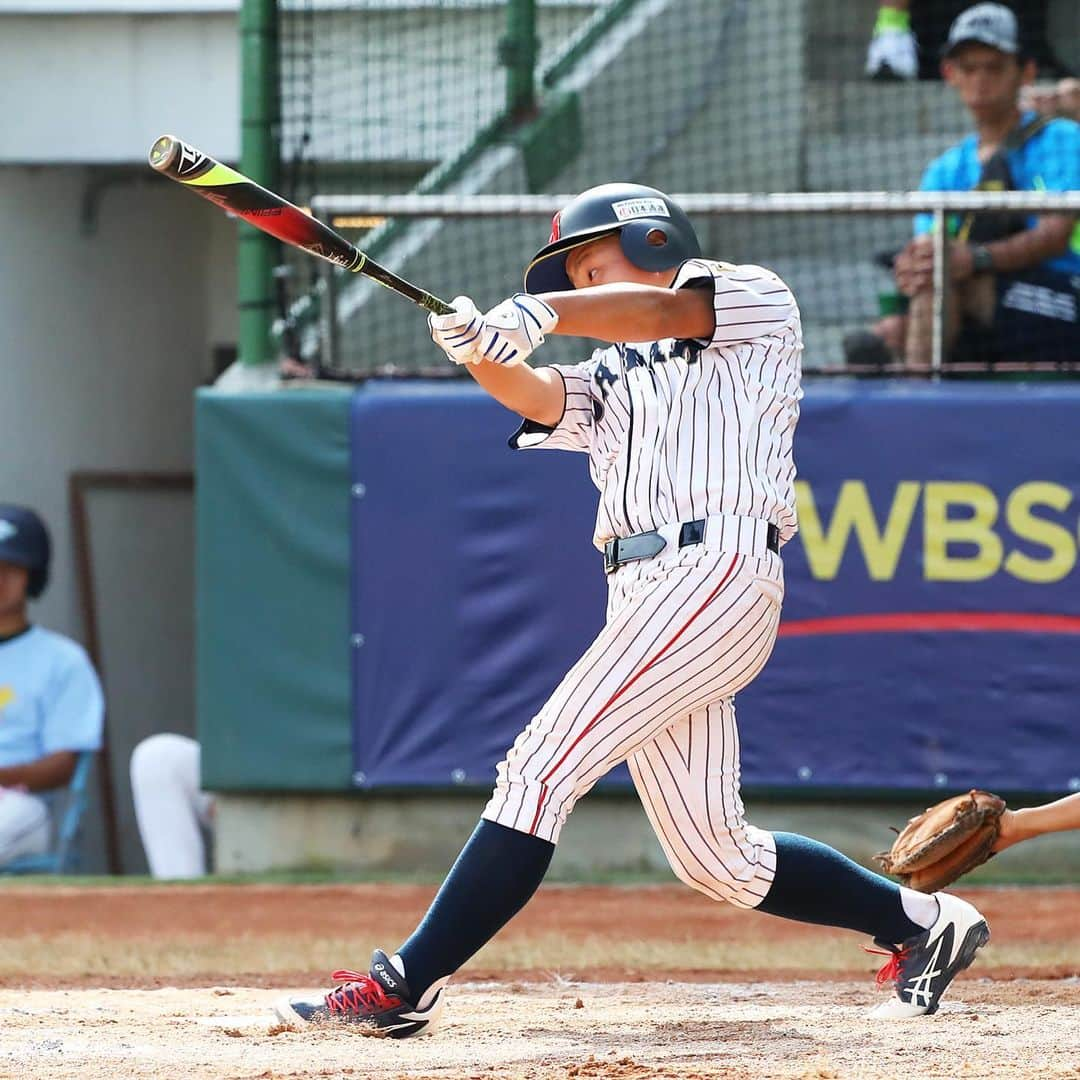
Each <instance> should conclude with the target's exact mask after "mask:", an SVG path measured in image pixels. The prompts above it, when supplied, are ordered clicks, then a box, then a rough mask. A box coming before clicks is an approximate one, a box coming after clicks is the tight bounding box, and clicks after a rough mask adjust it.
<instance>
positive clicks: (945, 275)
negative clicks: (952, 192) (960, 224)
mask: <svg viewBox="0 0 1080 1080" xmlns="http://www.w3.org/2000/svg"><path fill="white" fill-rule="evenodd" d="M933 241H934V326H933V337H932V338H931V343H932V350H933V351H932V352H931V355H930V366H931V368H933V370H934V374H935V375H940V374H941V368H942V364H943V362H944V359H945V307H946V300H947V297H946V290H947V289H948V287H949V272H948V267H947V266H946V259H947V258H948V250H949V247H948V237H947V236H946V235H945V210H944V209H943V208H942V207H940V206H939V207H938V208H937V209H936V210H935V211H934V231H933Z"/></svg>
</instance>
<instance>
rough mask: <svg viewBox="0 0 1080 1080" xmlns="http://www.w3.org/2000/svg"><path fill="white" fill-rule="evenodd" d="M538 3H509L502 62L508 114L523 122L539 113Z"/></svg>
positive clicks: (512, 0)
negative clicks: (537, 103)
mask: <svg viewBox="0 0 1080 1080" xmlns="http://www.w3.org/2000/svg"><path fill="white" fill-rule="evenodd" d="M538 46H539V40H538V38H537V36H536V0H507V4H506V37H505V38H504V39H503V41H502V43H501V48H500V59H501V60H502V62H503V63H504V64H505V65H506V112H507V114H508V115H509V117H510V119H511V120H514V121H520V120H525V119H527V118H528V117H530V116H531V115H532V114H533V113H535V111H536V91H535V79H536V54H537V49H538Z"/></svg>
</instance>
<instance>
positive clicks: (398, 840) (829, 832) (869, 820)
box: [215, 792, 1080, 882]
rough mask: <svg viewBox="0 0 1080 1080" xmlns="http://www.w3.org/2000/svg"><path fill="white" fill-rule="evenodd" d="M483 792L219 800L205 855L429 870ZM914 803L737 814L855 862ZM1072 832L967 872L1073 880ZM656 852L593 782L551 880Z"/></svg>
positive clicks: (614, 871) (633, 813)
mask: <svg viewBox="0 0 1080 1080" xmlns="http://www.w3.org/2000/svg"><path fill="white" fill-rule="evenodd" d="M486 801H487V796H486V795H465V794H461V793H453V794H450V793H447V794H440V795H436V794H431V795H422V796H421V795H398V796H394V795H378V796H370V795H369V796H363V797H360V796H352V797H347V796H342V797H340V798H335V797H329V798H328V797H306V796H289V797H280V796H274V797H272V798H269V797H268V798H260V797H257V796H237V795H229V796H222V797H220V798H219V800H218V808H217V833H216V838H215V843H216V856H215V858H216V862H217V869H218V871H219V872H222V873H241V872H257V871H264V870H283V869H299V868H303V869H309V870H312V869H318V870H329V869H336V870H340V871H345V872H353V873H363V874H379V873H387V872H389V873H393V874H409V875H415V876H417V877H422V878H433V879H436V880H437V879H438V878H440V877H441V876H442V875H443V874H444V873H445V872H446V871H447V870H448V869H449V867H450V864H451V863H452V862H453V860H454V858H455V857H456V855H457V853H458V851H459V850H460V849H461V846H462V845H463V844H464V843H465V840H466V839H467V838H468V836H469V834H470V833H471V832H472V830H473V828H474V827H475V825H476V821H477V819H478V818H479V815H480V813H481V811H482V810H483V808H484V804H485V802H486ZM922 806H923V802H921V801H919V800H918V799H915V798H912V799H908V800H907V801H904V802H897V803H896V804H894V805H883V804H880V803H842V804H839V805H837V804H835V803H834V804H822V803H812V802H783V803H778V802H769V801H767V800H762V799H752V798H748V799H747V800H746V808H747V817H748V819H749V820H750V821H752V822H754V824H756V825H758V826H760V827H762V828H765V829H770V830H772V831H783V832H796V833H801V834H803V835H806V836H813V837H814V838H815V839H818V840H821V841H823V842H825V843H827V844H830V845H832V846H833V847H836V848H838V849H839V850H840V851H843V852H844V853H845V854H846V855H848V856H850V857H851V858H853V859H855V860H857V861H858V862H860V863H862V864H863V865H866V866H871V867H874V868H875V869H876V868H877V863H876V862H875V861H874V855H875V854H876V853H877V852H879V851H882V850H884V849H886V848H888V847H889V845H890V844H891V843H892V840H893V836H894V834H893V832H892V831H891V827H892V826H896V827H898V828H899V827H901V826H902V825H903V824H904V823H905V821H906V820H907V819H908V818H909V817H910V816H911V815H912V814H913V813H915V812H916V811H917V810H920V809H922ZM1078 873H1080V833H1076V832H1073V833H1059V834H1057V835H1054V836H1046V837H1042V838H1040V839H1039V840H1036V841H1032V842H1031V843H1029V844H1024V845H1020V846H1018V847H1016V848H1013V849H1011V850H1010V851H1008V852H1007V853H1005V854H1003V855H1001V856H999V857H997V858H995V859H993V860H992V861H991V862H990V863H989V864H988V865H987V866H986V867H985V868H984V869H981V870H979V871H978V872H977V873H976V874H975V875H973V876H972V878H971V879H970V880H972V881H976V882H979V881H981V882H991V881H1000V880H1010V879H1011V880H1017V879H1018V878H1022V877H1024V876H1029V877H1037V878H1039V879H1040V880H1043V881H1053V882H1069V881H1075V880H1076V876H1077V874H1078ZM668 874H670V870H669V869H668V867H667V861H666V859H665V857H664V854H663V852H662V851H661V849H660V845H659V844H658V843H657V840H656V837H655V836H654V835H653V832H652V829H651V827H650V826H649V822H648V819H647V818H646V817H645V812H644V811H643V810H642V808H641V805H640V803H638V801H637V798H636V797H635V796H634V795H632V794H608V793H595V792H594V793H592V794H590V795H588V796H586V797H585V798H584V799H583V800H582V801H581V802H580V803H579V804H578V805H577V806H576V807H575V809H574V813H573V816H572V817H571V819H570V821H569V822H568V824H567V826H566V828H565V829H564V831H563V834H562V836H561V838H560V840H559V846H558V848H557V849H556V852H555V858H554V859H553V861H552V866H551V874H550V877H551V879H553V880H559V879H562V880H577V879H582V878H585V879H596V878H604V877H610V876H620V875H633V876H637V875H642V876H646V877H650V878H652V877H659V878H664V877H666V876H668Z"/></svg>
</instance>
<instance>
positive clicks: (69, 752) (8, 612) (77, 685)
mask: <svg viewBox="0 0 1080 1080" xmlns="http://www.w3.org/2000/svg"><path fill="white" fill-rule="evenodd" d="M49 558H50V545H49V534H48V531H47V530H46V528H45V524H44V522H43V521H42V520H41V519H40V518H39V517H38V515H37V514H35V513H34V512H33V511H32V510H29V509H27V508H26V507H23V506H12V505H4V504H0V866H2V865H3V864H4V863H6V862H10V861H11V860H12V859H14V858H17V857H19V856H21V855H33V854H39V853H41V852H43V851H45V850H47V848H48V846H49V834H50V822H49V809H48V804H47V802H46V799H45V798H43V796H44V795H47V793H48V792H49V791H52V790H54V789H56V788H62V787H64V786H65V785H66V784H67V783H68V781H69V780H70V779H71V774H72V772H73V771H74V769H75V763H76V760H77V756H78V754H79V753H80V752H81V751H84V750H98V749H99V748H100V747H101V735H102V727H103V716H104V700H103V697H102V693H101V686H100V684H99V682H98V678H97V675H96V674H95V672H94V669H93V667H92V666H91V664H90V661H89V659H88V658H87V655H86V653H85V652H84V651H83V649H82V647H81V646H79V645H77V644H76V643H75V642H74V641H71V640H70V639H68V638H66V637H62V636H61V635H60V634H54V633H52V632H51V631H49V630H44V629H42V628H41V627H39V626H34V625H32V624H31V623H30V621H29V618H28V616H27V604H28V602H29V600H31V599H37V598H38V597H39V596H40V595H41V594H42V592H43V591H44V590H45V586H46V584H47V583H48V577H49Z"/></svg>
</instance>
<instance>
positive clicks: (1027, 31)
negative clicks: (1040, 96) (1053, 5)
mask: <svg viewBox="0 0 1080 1080" xmlns="http://www.w3.org/2000/svg"><path fill="white" fill-rule="evenodd" d="M1047 2H1048V0H1019V2H1018V3H1015V4H1014V5H1013V7H1014V8H1015V12H1016V14H1017V15H1018V16H1019V20H1020V41H1021V48H1022V49H1023V51H1024V53H1025V55H1027V56H1030V57H1031V58H1032V59H1033V60H1035V61H1036V63H1038V65H1039V67H1040V68H1043V69H1044V70H1046V71H1047V72H1048V73H1050V74H1054V75H1065V74H1068V72H1067V71H1066V70H1065V66H1064V65H1063V64H1062V63H1061V62H1060V61H1059V60H1058V58H1057V57H1056V56H1055V55H1054V53H1053V50H1052V49H1051V48H1050V45H1049V42H1048V41H1047V30H1046V24H1047V14H1046V7H1047ZM964 6H965V0H890V2H889V3H887V4H882V5H881V6H880V7H879V8H878V13H877V19H876V21H875V23H874V32H873V35H872V36H871V38H870V46H869V48H868V49H867V53H866V74H867V75H868V76H869V77H870V78H871V79H875V80H879V81H896V80H911V79H919V78H921V79H936V78H938V76H939V75H940V71H939V68H938V57H939V55H940V51H941V44H942V42H943V41H945V35H946V32H947V31H948V28H949V26H950V24H951V23H952V22H953V20H954V19H955V18H956V16H957V15H958V14H959V13H960V12H961V11H962V10H963V9H964Z"/></svg>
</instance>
